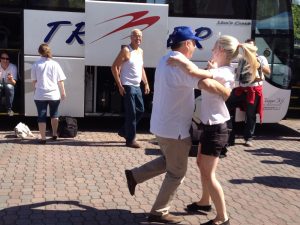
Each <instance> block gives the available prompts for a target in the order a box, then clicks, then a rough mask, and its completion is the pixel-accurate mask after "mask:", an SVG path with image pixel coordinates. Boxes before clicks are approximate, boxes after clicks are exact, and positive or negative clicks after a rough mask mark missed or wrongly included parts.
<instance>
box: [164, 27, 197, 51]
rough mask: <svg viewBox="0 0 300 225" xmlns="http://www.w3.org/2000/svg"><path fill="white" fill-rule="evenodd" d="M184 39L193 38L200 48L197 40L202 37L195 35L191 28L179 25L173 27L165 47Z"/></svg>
mask: <svg viewBox="0 0 300 225" xmlns="http://www.w3.org/2000/svg"><path fill="white" fill-rule="evenodd" d="M186 40H195V43H196V46H197V48H202V46H201V44H200V43H199V41H202V38H199V37H198V36H196V35H195V34H194V33H193V30H192V28H191V27H187V26H180V27H175V28H174V31H173V33H172V34H170V35H169V38H168V41H167V47H170V46H172V45H174V44H177V43H179V42H181V41H186Z"/></svg>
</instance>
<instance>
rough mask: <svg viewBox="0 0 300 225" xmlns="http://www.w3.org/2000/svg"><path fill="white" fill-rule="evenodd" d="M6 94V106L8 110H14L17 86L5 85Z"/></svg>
mask: <svg viewBox="0 0 300 225" xmlns="http://www.w3.org/2000/svg"><path fill="white" fill-rule="evenodd" d="M4 92H5V105H6V109H7V110H11V109H12V105H13V101H14V96H15V86H14V85H12V84H5V85H4Z"/></svg>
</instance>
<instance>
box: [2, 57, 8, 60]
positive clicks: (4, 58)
mask: <svg viewBox="0 0 300 225" xmlns="http://www.w3.org/2000/svg"><path fill="white" fill-rule="evenodd" d="M1 59H3V60H9V58H6V57H1Z"/></svg>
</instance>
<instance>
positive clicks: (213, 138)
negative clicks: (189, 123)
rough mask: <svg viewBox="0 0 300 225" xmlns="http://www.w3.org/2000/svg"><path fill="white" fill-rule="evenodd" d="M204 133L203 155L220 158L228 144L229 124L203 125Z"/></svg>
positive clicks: (202, 138)
mask: <svg viewBox="0 0 300 225" xmlns="http://www.w3.org/2000/svg"><path fill="white" fill-rule="evenodd" d="M202 126H203V132H202V134H201V137H200V143H201V153H202V154H203V155H211V156H215V157H219V156H220V154H221V152H222V149H224V147H226V146H227V143H228V129H227V123H226V122H225V123H222V124H216V125H202Z"/></svg>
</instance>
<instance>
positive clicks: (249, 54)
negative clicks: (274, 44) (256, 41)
mask: <svg viewBox="0 0 300 225" xmlns="http://www.w3.org/2000/svg"><path fill="white" fill-rule="evenodd" d="M239 46H241V48H242V49H243V58H244V59H245V60H246V62H247V63H248V64H249V67H250V71H251V75H252V77H251V82H252V81H254V80H255V78H256V73H257V69H258V68H259V66H260V64H259V62H258V61H257V57H256V52H257V47H256V46H254V45H253V44H249V43H242V44H240V45H239Z"/></svg>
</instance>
